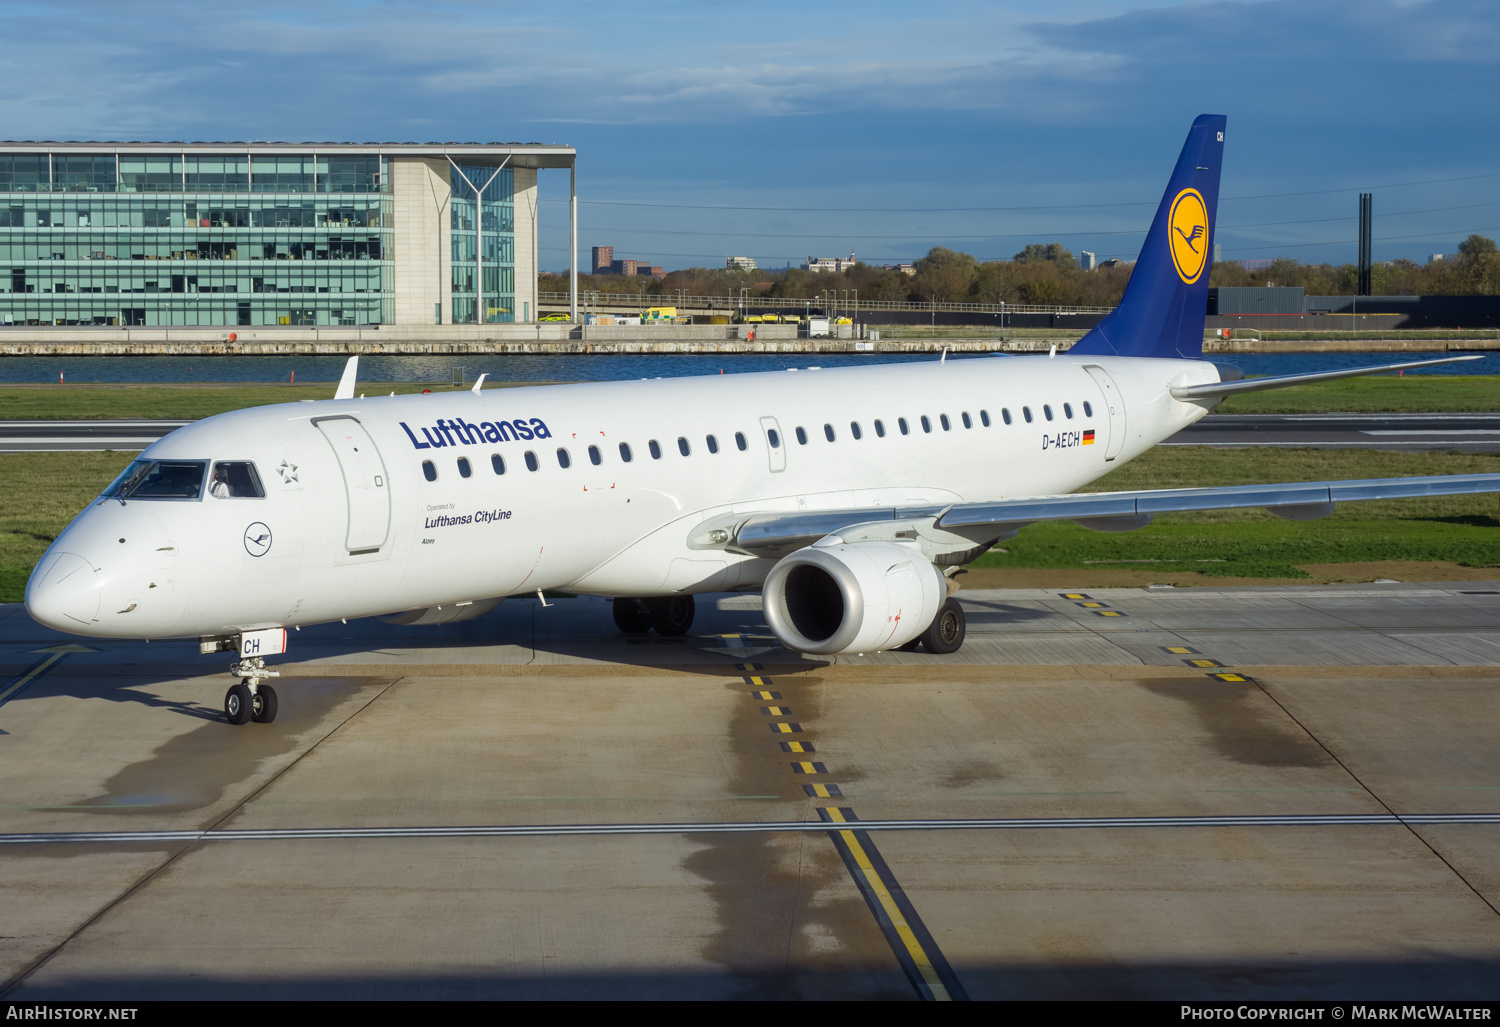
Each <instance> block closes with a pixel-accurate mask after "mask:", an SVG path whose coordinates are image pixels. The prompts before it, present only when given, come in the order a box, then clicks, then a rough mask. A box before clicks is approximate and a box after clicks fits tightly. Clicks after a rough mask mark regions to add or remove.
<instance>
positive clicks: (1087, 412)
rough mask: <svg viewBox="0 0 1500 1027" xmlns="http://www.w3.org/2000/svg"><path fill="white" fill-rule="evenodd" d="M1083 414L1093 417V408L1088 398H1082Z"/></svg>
mask: <svg viewBox="0 0 1500 1027" xmlns="http://www.w3.org/2000/svg"><path fill="white" fill-rule="evenodd" d="M1083 416H1084V417H1093V416H1094V408H1093V407H1091V406H1089V401H1088V400H1084V401H1083Z"/></svg>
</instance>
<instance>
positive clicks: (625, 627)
mask: <svg viewBox="0 0 1500 1027" xmlns="http://www.w3.org/2000/svg"><path fill="white" fill-rule="evenodd" d="M614 614H615V627H617V628H619V629H620V630H621V631H623V632H625V633H626V634H627V635H639V634H642V633H643V632H645V631H647V630H649V629H651V628H655V629H656V633H657V634H658V635H666V636H668V637H671V636H675V635H685V634H687V632H688V629H689V628H691V627H692V626H693V614H694V604H693V597H692V596H662V597H659V598H655V599H616V600H615V608H614Z"/></svg>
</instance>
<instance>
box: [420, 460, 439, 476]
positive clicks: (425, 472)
mask: <svg viewBox="0 0 1500 1027" xmlns="http://www.w3.org/2000/svg"><path fill="white" fill-rule="evenodd" d="M422 477H424V478H426V479H427V480H428V481H437V468H436V467H435V466H433V463H432V461H431V460H423V461H422Z"/></svg>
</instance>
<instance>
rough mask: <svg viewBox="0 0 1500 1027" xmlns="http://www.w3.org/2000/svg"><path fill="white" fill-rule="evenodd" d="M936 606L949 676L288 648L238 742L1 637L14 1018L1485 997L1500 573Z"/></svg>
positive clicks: (580, 607) (205, 666)
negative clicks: (187, 1003)
mask: <svg viewBox="0 0 1500 1027" xmlns="http://www.w3.org/2000/svg"><path fill="white" fill-rule="evenodd" d="M960 598H961V599H962V601H963V603H964V605H965V608H966V610H967V613H968V625H969V638H968V642H967V644H966V645H965V646H964V648H963V649H962V650H960V652H958V653H957V654H954V655H953V656H948V657H934V656H927V655H923V654H920V653H887V654H882V655H879V656H869V657H847V658H838V659H833V660H827V659H812V658H804V657H800V656H798V655H797V654H795V653H791V652H788V651H786V650H784V649H781V648H778V647H777V646H776V645H775V641H774V639H773V638H771V637H770V636H769V633H768V632H767V630H766V628H765V625H764V620H763V618H762V616H761V613H760V609H759V598H758V597H754V596H729V595H724V596H709V597H700V599H699V616H698V620H697V622H696V623H695V625H694V628H693V630H692V632H691V633H690V634H689V635H687V636H685V637H682V638H662V637H659V636H656V635H654V634H652V635H642V636H624V635H621V634H620V633H618V632H617V631H616V630H615V628H614V626H613V624H612V622H611V618H610V612H609V606H608V604H607V603H604V602H601V601H591V600H558V601H553V602H552V604H551V605H550V606H548V607H546V608H543V607H542V606H541V605H540V604H539V603H538V602H537V601H535V600H519V601H510V602H507V603H506V604H504V605H502V606H501V607H500V608H499V609H498V610H496V611H494V612H493V613H491V614H489V615H487V616H485V617H483V618H480V619H478V620H475V621H472V622H469V623H466V624H460V625H450V626H447V627H441V628H426V629H423V628H397V627H391V626H388V625H384V624H381V623H379V622H374V621H361V622H354V623H350V624H348V625H344V624H333V625H327V626H323V627H319V628H310V629H307V630H304V631H301V632H296V633H294V635H293V643H292V644H293V649H292V652H291V653H290V654H289V655H288V656H287V657H286V658H284V659H283V660H282V661H281V662H280V664H279V669H280V670H281V671H282V673H283V675H284V676H283V677H282V678H280V679H279V680H277V681H276V682H275V685H276V687H277V689H278V691H279V694H280V696H281V715H280V717H279V719H278V720H277V721H276V722H275V723H274V724H271V725H254V724H252V725H247V726H244V727H230V726H229V725H227V724H225V723H224V722H223V720H222V718H221V714H220V712H219V704H220V701H221V697H222V695H223V691H224V688H225V686H226V685H227V683H228V678H227V676H225V675H224V674H223V673H222V670H223V667H224V664H225V662H226V657H225V656H223V655H219V656H212V657H201V656H199V655H198V654H197V651H196V646H195V645H194V644H191V643H180V642H174V643H151V644H149V645H147V644H145V643H115V642H108V643H106V642H98V641H89V640H82V639H74V638H68V637H65V636H61V635H56V634H54V633H52V632H49V631H47V630H45V629H42V628H40V627H38V626H37V625H35V624H34V623H33V622H32V621H31V620H30V619H29V618H28V617H27V616H26V614H25V611H24V610H23V609H22V608H20V607H18V606H4V607H0V731H3V732H4V733H3V734H0V754H3V758H0V982H3V983H0V990H3V992H4V994H5V997H6V998H8V999H15V1000H33V999H37V1000H39V999H51V998H72V999H77V998H90V997H92V998H103V997H114V998H122V999H138V998H154V997H193V998H196V997H205V998H206V997H245V998H260V997H265V998H272V997H327V998H342V997H356V998H434V997H470V998H484V997H548V998H562V997H573V998H577V997H591V998H622V997H625V998H630V997H639V998H650V997H669V998H676V997H799V998H847V997H859V998H963V997H970V998H1050V997H1070V998H1072V997H1090V998H1093V997H1140V998H1171V999H1271V998H1360V999H1382V998H1424V997H1425V998H1439V997H1440V998H1447V999H1494V998H1496V997H1497V995H1500V983H1497V982H1500V913H1497V907H1500V844H1497V842H1500V750H1497V749H1496V747H1495V745H1494V741H1493V739H1494V725H1495V723H1496V722H1497V719H1500V631H1497V622H1500V582H1496V583H1475V582H1465V583H1461V584H1453V585H1441V584H1437V585H1428V584H1421V585H1418V584H1400V583H1393V584H1381V585H1363V586H1323V587H1303V588H1241V589H1224V590H1210V589H1119V590H1103V591H1092V592H1081V593H1066V592H1044V591H1038V590H1019V589H1017V590H991V591H964V592H961V593H960Z"/></svg>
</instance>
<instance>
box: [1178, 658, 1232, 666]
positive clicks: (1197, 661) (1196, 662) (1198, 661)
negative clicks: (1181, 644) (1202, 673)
mask: <svg viewBox="0 0 1500 1027" xmlns="http://www.w3.org/2000/svg"><path fill="white" fill-rule="evenodd" d="M1182 662H1183V663H1185V664H1187V665H1188V666H1189V667H1202V668H1204V669H1207V668H1209V667H1222V666H1224V665H1223V664H1222V663H1220V662H1219V661H1218V660H1210V659H1209V658H1208V657H1206V656H1197V657H1194V658H1193V659H1191V660H1183V661H1182Z"/></svg>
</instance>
